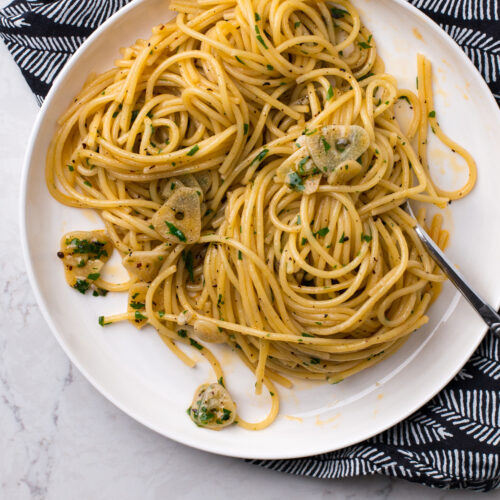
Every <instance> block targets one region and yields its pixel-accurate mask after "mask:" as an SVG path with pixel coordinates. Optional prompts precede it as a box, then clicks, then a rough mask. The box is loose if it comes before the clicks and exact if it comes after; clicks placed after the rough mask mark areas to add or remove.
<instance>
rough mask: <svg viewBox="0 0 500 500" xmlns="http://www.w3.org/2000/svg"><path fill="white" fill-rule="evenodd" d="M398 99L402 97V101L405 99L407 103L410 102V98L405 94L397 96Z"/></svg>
mask: <svg viewBox="0 0 500 500" xmlns="http://www.w3.org/2000/svg"><path fill="white" fill-rule="evenodd" d="M399 99H403V100H404V101H406V102H407V103H408V104H411V102H410V99H408V97H407V96H405V95H401V96H399Z"/></svg>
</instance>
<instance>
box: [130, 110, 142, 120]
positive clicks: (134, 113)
mask: <svg viewBox="0 0 500 500" xmlns="http://www.w3.org/2000/svg"><path fill="white" fill-rule="evenodd" d="M139 111H140V110H139V109H134V111H132V119H131V121H133V122H134V121H135V119H136V118H137V115H138V114H139Z"/></svg>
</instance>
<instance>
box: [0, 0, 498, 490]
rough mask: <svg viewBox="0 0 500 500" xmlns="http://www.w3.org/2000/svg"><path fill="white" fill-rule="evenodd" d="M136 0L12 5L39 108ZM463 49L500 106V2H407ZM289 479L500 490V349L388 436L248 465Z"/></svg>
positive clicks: (9, 29)
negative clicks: (99, 31) (379, 478)
mask: <svg viewBox="0 0 500 500" xmlns="http://www.w3.org/2000/svg"><path fill="white" fill-rule="evenodd" d="M128 2H129V0H78V1H75V0H14V1H13V2H12V3H10V4H9V5H8V6H7V7H5V8H4V9H1V10H0V36H1V37H2V39H3V41H4V42H5V44H6V46H7V48H8V49H9V51H10V53H11V54H12V56H13V57H14V60H15V61H16V63H17V65H18V66H19V68H20V70H21V72H22V74H23V76H24V78H25V79H26V81H27V82H28V85H29V86H30V88H31V90H32V91H33V93H34V94H35V97H36V99H37V101H38V102H39V103H40V104H41V103H42V101H43V99H44V97H45V95H46V94H47V92H48V91H49V88H50V86H51V84H52V82H53V81H54V78H55V77H56V76H57V74H58V72H59V71H60V70H61V68H62V67H63V66H64V64H65V63H66V61H67V60H68V59H69V58H70V57H71V55H72V54H73V52H75V50H76V49H77V48H78V47H79V46H80V45H81V44H82V43H83V41H84V40H85V38H86V37H87V36H89V35H90V33H92V31H93V30H94V29H95V28H97V27H98V26H99V25H100V24H101V23H102V22H103V21H105V20H106V19H107V18H108V17H109V16H111V15H112V14H114V13H115V12H116V11H117V10H118V9H120V8H121V7H123V6H124V5H126V4H127V3H128ZM410 3H412V4H413V5H415V6H416V7H417V8H419V9H420V10H422V11H423V12H424V13H426V14H427V15H429V16H430V17H431V18H433V19H434V20H435V21H436V22H437V23H439V24H440V26H441V27H442V28H443V29H444V30H445V31H446V32H447V33H449V34H450V35H451V36H452V37H453V38H454V39H455V41H456V42H457V43H458V44H459V45H460V47H461V48H462V49H463V50H464V52H465V53H466V54H467V55H468V56H469V57H470V59H471V60H472V62H473V63H474V64H475V65H476V66H477V68H478V69H479V70H480V71H481V73H482V75H483V77H484V79H485V80H486V82H487V83H488V85H489V86H490V88H491V90H492V92H493V94H494V96H495V98H496V99H497V102H498V103H499V104H500V30H499V18H500V8H499V5H500V2H499V1H498V0H410ZM250 462H251V463H254V464H258V465H261V466H263V467H267V468H269V469H273V470H278V471H282V472H288V473H290V474H296V475H304V476H312V477H319V478H341V477H352V476H357V475H366V474H384V475H387V476H392V477H399V478H403V479H407V480H409V481H413V482H417V483H421V484H425V485H428V486H433V487H438V488H467V489H471V490H477V491H488V490H491V489H494V488H498V487H499V485H500V342H499V340H498V339H497V338H495V337H494V336H493V334H492V333H489V334H488V335H487V336H486V337H485V339H484V340H483V342H482V343H481V345H480V347H479V348H478V350H477V351H476V352H475V354H474V355H473V356H472V358H471V359H470V361H469V362H468V363H467V364H466V365H465V367H464V368H463V369H462V370H461V371H460V373H459V374H458V375H457V376H456V377H455V379H454V380H453V381H452V382H451V383H450V384H449V385H448V386H447V387H446V388H445V389H444V390H443V391H441V392H440V393H439V394H438V395H437V396H436V397H435V398H433V399H432V400H431V401H430V402H429V403H427V404H426V405H425V406H424V407H423V408H422V409H420V410H419V411H417V412H416V413H414V414H413V415H412V416H411V417H409V418H408V419H406V420H405V421H403V422H401V423H400V424H398V425H396V426H395V427H393V428H391V429H389V430H388V431H386V432H384V433H382V434H380V435H378V436H375V437H373V438H371V439H368V440H367V441H364V442H362V443H360V444H357V445H355V446H351V447H349V448H345V449H343V450H339V451H335V452H331V453H325V454H323V455H318V456H314V457H308V458H301V459H293V460H251V461H250Z"/></svg>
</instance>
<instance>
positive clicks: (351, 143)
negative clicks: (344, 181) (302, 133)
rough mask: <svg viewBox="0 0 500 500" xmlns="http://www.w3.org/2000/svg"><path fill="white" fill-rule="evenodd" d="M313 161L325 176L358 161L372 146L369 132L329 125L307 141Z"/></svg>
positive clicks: (356, 126)
mask: <svg viewBox="0 0 500 500" xmlns="http://www.w3.org/2000/svg"><path fill="white" fill-rule="evenodd" d="M305 145H306V148H307V150H308V152H309V155H310V156H311V158H312V160H313V161H314V163H315V164H316V166H317V167H318V169H319V170H320V171H321V172H322V173H324V174H330V173H332V172H333V171H334V170H335V169H336V168H337V167H339V166H340V165H342V164H345V163H346V162H348V161H354V160H357V159H358V158H359V157H360V156H361V155H362V154H363V153H364V152H365V151H366V150H367V149H368V146H369V145H370V136H369V135H368V132H367V131H366V130H365V129H364V128H363V127H360V126H358V125H327V126H325V127H322V128H321V129H320V130H319V131H318V132H317V133H315V134H313V135H309V136H307V137H306V139H305Z"/></svg>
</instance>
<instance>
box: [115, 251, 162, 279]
mask: <svg viewBox="0 0 500 500" xmlns="http://www.w3.org/2000/svg"><path fill="white" fill-rule="evenodd" d="M164 256H165V254H162V253H160V252H156V251H136V252H130V253H129V254H128V255H125V257H123V259H122V264H123V267H124V268H125V269H126V270H127V271H128V272H129V273H130V274H131V275H133V276H135V277H136V278H137V279H139V280H141V281H147V282H149V281H153V280H154V279H155V278H156V275H157V274H158V271H159V270H160V267H161V265H162V264H163V259H164Z"/></svg>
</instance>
